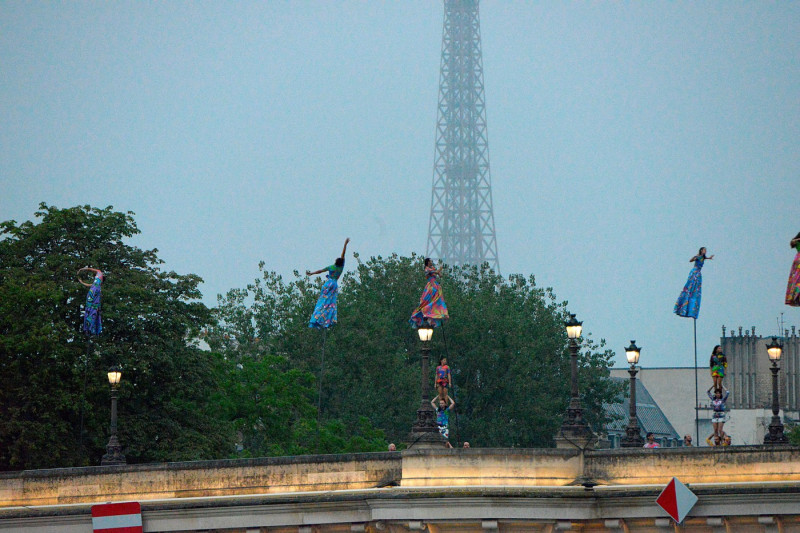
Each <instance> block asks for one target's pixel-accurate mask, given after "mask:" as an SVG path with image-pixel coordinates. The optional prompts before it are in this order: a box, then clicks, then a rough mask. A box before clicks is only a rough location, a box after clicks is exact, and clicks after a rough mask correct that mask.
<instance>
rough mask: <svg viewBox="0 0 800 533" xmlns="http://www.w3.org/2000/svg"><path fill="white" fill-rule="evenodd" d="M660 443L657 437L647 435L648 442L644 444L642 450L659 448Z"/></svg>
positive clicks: (650, 434)
mask: <svg viewBox="0 0 800 533" xmlns="http://www.w3.org/2000/svg"><path fill="white" fill-rule="evenodd" d="M658 447H659V446H658V443H657V442H656V437H655V435H653V434H652V433H648V434H647V442H645V443H644V446H642V448H658Z"/></svg>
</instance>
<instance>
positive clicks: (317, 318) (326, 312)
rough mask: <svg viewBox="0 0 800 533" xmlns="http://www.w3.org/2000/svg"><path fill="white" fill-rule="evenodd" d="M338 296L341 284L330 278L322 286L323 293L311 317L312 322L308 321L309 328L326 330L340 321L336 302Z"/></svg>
mask: <svg viewBox="0 0 800 533" xmlns="http://www.w3.org/2000/svg"><path fill="white" fill-rule="evenodd" d="M338 296H339V284H338V283H337V282H336V280H335V279H333V278H328V280H327V281H326V282H325V283H324V284H323V285H322V292H321V293H320V295H319V299H318V300H317V305H316V306H314V314H312V315H311V320H309V321H308V327H310V328H319V329H324V328H329V327H331V326H333V325H334V324H336V321H337V319H338V315H337V312H336V300H337V298H338Z"/></svg>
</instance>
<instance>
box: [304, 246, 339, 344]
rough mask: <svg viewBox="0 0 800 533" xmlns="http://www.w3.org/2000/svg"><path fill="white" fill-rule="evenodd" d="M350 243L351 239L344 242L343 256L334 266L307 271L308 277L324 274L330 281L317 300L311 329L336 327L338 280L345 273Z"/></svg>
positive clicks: (326, 282)
mask: <svg viewBox="0 0 800 533" xmlns="http://www.w3.org/2000/svg"><path fill="white" fill-rule="evenodd" d="M349 242H350V238H349V237H348V238H347V239H345V240H344V248H342V256H341V257H337V258H336V260H335V261H334V262H333V264H332V265H330V266H327V267H325V268H321V269H319V270H316V271H314V272H311V271H310V270H306V276H314V275H317V274H322V273H323V272H327V273H328V279H327V280H326V281H325V283H323V284H322V290H321V291H320V294H319V299H317V305H316V306H314V313H313V314H312V315H311V319H310V320H309V321H308V327H310V328H319V329H328V328H330V327H331V326H333V325H335V324H336V322H337V320H338V312H337V305H336V304H337V299H338V296H339V283H338V279H339V277H340V276H341V275H342V272H344V254H345V252H347V243H349Z"/></svg>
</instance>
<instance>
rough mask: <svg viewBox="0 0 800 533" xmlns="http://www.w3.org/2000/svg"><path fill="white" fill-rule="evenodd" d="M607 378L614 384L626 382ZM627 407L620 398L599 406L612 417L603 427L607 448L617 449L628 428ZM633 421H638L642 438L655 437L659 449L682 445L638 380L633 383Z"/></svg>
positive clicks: (625, 398) (676, 433)
mask: <svg viewBox="0 0 800 533" xmlns="http://www.w3.org/2000/svg"><path fill="white" fill-rule="evenodd" d="M611 379H612V380H614V382H616V383H624V384H625V385H628V384H629V380H627V379H625V378H618V377H612V378H611ZM626 390H627V389H626ZM630 405H631V404H630V398H628V397H624V398H620V401H618V402H617V403H613V404H606V405H604V406H603V408H604V409H605V411H606V413H607V414H609V415H611V417H612V418H614V420H612V421H611V422H610V423H609V424H608V425H606V428H605V430H606V433H607V435H608V440H609V446H610V447H611V448H619V446H620V439H621V438H622V437H624V436H625V428H626V427H627V425H628V417H629V416H630V415H629V413H630ZM636 418H637V420H638V421H639V429H640V430H641V435H642V438H644V437H645V435H647V434H648V433H652V434H653V436H655V438H656V442H658V443H659V445H660V446H662V447H665V448H671V447H675V446H680V445H682V443H683V440H682V438H681V436H680V435H678V432H677V431H675V428H674V427H672V424H670V422H669V420H668V419H667V416H666V415H665V414H664V412H663V411H662V410H661V408H660V407H659V406H658V404H657V403H656V401H655V400H654V399H653V397H652V396H651V395H650V393H649V392H648V390H647V388H646V387H645V386H644V384H642V381H641V380H640V379H637V380H636Z"/></svg>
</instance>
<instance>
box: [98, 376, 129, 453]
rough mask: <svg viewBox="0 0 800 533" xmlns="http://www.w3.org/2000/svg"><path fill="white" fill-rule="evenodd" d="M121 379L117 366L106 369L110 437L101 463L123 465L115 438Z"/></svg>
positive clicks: (120, 448)
mask: <svg viewBox="0 0 800 533" xmlns="http://www.w3.org/2000/svg"><path fill="white" fill-rule="evenodd" d="M121 379H122V372H121V371H120V369H119V368H118V367H115V366H114V367H111V368H110V369H109V370H108V383H109V385H111V437H110V438H109V439H108V444H107V445H106V454H105V455H104V456H103V458H102V459H101V460H100V464H101V465H124V464H125V456H124V455H122V446H120V444H119V440H118V439H117V390H118V389H119V382H120V380H121Z"/></svg>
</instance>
